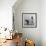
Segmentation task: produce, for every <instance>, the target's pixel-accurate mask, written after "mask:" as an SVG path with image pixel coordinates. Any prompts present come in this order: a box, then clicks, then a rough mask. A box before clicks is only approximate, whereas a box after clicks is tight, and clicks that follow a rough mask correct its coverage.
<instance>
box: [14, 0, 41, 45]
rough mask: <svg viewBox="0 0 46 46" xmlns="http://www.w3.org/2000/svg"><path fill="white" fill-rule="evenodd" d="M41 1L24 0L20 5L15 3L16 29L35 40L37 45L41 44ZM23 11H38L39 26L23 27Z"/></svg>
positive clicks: (25, 36)
mask: <svg viewBox="0 0 46 46" xmlns="http://www.w3.org/2000/svg"><path fill="white" fill-rule="evenodd" d="M40 11H41V1H40V0H23V1H22V2H21V3H20V5H17V7H16V5H14V7H13V12H14V16H15V17H14V19H15V29H16V30H18V32H22V33H23V37H24V38H28V39H31V40H34V41H35V44H36V46H41V33H40V32H41V27H40V24H41V23H40V21H41V20H40V17H41V13H40ZM22 12H26V13H37V28H22Z"/></svg>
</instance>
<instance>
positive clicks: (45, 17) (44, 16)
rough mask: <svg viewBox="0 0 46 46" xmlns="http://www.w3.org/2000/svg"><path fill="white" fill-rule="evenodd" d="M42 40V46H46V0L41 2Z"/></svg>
mask: <svg viewBox="0 0 46 46" xmlns="http://www.w3.org/2000/svg"><path fill="white" fill-rule="evenodd" d="M40 23H41V40H42V46H46V0H42V1H41V22H40Z"/></svg>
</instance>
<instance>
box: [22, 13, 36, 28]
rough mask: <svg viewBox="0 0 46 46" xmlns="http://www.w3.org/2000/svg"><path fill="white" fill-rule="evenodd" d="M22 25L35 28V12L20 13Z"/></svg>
mask: <svg viewBox="0 0 46 46" xmlns="http://www.w3.org/2000/svg"><path fill="white" fill-rule="evenodd" d="M22 27H27V28H36V27H37V13H22Z"/></svg>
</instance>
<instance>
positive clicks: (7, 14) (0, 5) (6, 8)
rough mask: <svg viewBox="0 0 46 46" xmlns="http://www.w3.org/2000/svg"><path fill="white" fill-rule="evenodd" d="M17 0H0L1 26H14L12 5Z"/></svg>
mask: <svg viewBox="0 0 46 46" xmlns="http://www.w3.org/2000/svg"><path fill="white" fill-rule="evenodd" d="M15 2H16V0H0V27H7V28H9V29H11V28H12V6H13V5H14V3H15Z"/></svg>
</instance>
